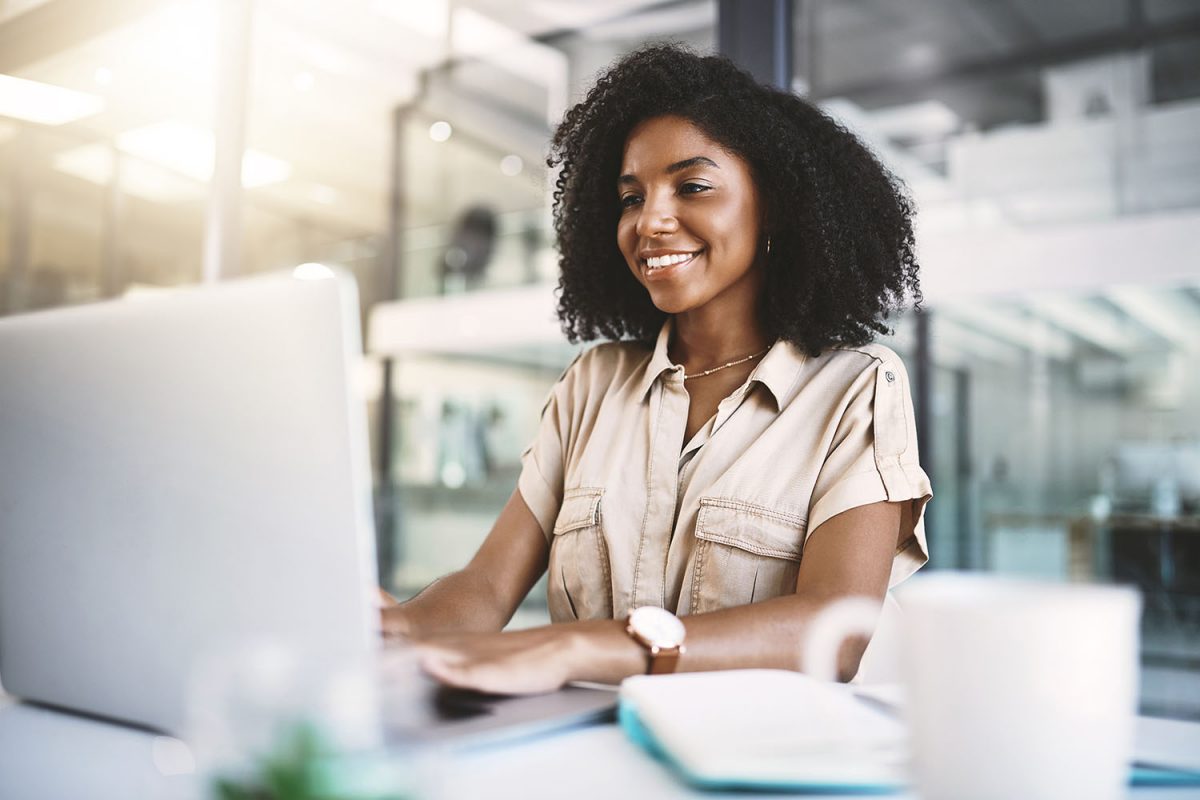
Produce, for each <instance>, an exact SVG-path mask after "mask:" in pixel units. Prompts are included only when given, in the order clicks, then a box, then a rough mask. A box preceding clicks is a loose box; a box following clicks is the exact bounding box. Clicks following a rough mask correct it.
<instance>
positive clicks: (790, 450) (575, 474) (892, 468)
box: [518, 321, 932, 622]
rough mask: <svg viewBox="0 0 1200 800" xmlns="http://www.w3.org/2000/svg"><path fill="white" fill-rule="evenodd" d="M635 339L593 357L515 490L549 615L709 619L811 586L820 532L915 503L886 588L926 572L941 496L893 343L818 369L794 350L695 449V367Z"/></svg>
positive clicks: (559, 396)
mask: <svg viewBox="0 0 1200 800" xmlns="http://www.w3.org/2000/svg"><path fill="white" fill-rule="evenodd" d="M670 332H671V323H670V322H669V321H668V322H667V324H666V325H665V326H664V327H663V329H662V332H661V333H660V334H659V337H658V342H657V344H656V345H655V347H654V349H653V350H651V349H649V348H648V347H646V346H645V345H642V344H638V343H633V342H612V343H606V344H601V345H598V346H596V347H593V348H591V349H589V350H587V351H586V352H584V353H583V354H582V355H581V356H580V357H579V358H577V359H576V360H575V362H574V363H573V364H572V365H571V366H570V367H568V368H567V371H566V372H565V373H564V374H563V376H562V378H561V379H560V380H559V381H558V383H556V384H555V385H554V388H553V389H552V390H551V392H550V396H549V398H548V399H547V402H546V406H545V409H544V410H543V412H542V420H541V424H540V427H539V430H538V433H537V436H536V437H535V439H534V441H533V443H532V444H531V445H530V446H529V448H528V449H527V450H526V451H525V453H524V454H523V455H522V457H521V460H522V471H521V476H520V479H519V481H518V489H519V491H520V492H521V496H522V498H523V499H524V500H525V503H526V504H527V505H528V506H529V508H530V510H532V511H533V514H534V516H535V517H536V518H537V520H538V523H539V524H540V525H541V527H542V530H543V532H544V533H545V534H546V537H547V539H548V540H549V541H550V565H549V576H548V593H549V605H550V616H551V619H553V620H554V621H556V622H560V621H567V620H573V619H590V618H621V617H623V616H625V615H626V614H628V613H629V611H630V610H631V609H633V608H636V607H638V606H642V605H656V606H661V607H663V608H666V609H668V610H671V611H674V612H675V613H676V614H680V615H685V614H699V613H703V612H706V611H713V610H716V609H719V608H726V607H728V606H735V605H741V604H744V603H752V602H756V601H759V600H766V599H768V598H772V597H778V596H780V595H785V594H791V593H794V592H795V590H796V574H797V571H798V569H799V565H800V560H801V558H802V557H803V554H804V542H805V540H806V539H807V537H808V534H809V532H810V531H813V530H816V529H817V528H818V527H819V526H820V525H821V523H823V522H824V521H825V520H827V519H829V518H830V517H833V516H835V515H837V514H839V513H841V512H843V511H846V510H847V509H850V508H854V507H857V506H861V505H866V504H869V503H875V502H879V501H883V500H889V501H903V500H911V501H913V511H914V513H913V515H912V519H913V522H914V527H913V528H912V529H911V530H909V531H905V532H904V534H903V535H902V536H901V539H900V541H901V544H900V546H899V547H898V548H897V550H896V556H895V560H894V561H893V564H892V572H891V578H890V581H889V586H895V585H896V584H897V583H899V582H900V581H902V580H904V579H905V578H907V577H908V576H909V575H911V574H912V573H913V572H915V571H916V570H917V569H918V568H920V566H921V565H922V564H924V563H925V561H926V560H927V558H928V553H927V550H926V544H925V530H924V522H923V519H922V512H923V510H924V506H925V503H926V501H928V500H929V498H930V497H931V496H932V492H931V489H930V485H929V478H928V477H927V476H926V475H925V472H924V471H923V470H922V469H921V467H920V464H919V463H918V460H917V437H916V428H915V426H914V420H913V408H912V399H911V397H910V394H909V388H908V376H907V374H906V372H905V370H904V365H903V364H902V363H901V362H900V359H899V358H898V357H897V356H896V354H895V353H894V352H892V351H891V350H889V349H888V348H887V347H884V346H882V345H878V344H870V345H864V346H862V347H855V348H839V349H832V350H829V351H827V352H825V353H823V354H822V355H821V356H820V357H818V358H810V357H807V356H806V355H805V354H804V353H803V352H801V351H800V350H798V349H797V348H796V347H795V346H793V345H792V344H790V343H788V342H785V341H779V342H776V343H775V345H774V346H772V347H771V349H770V351H769V352H768V353H767V354H766V356H764V357H763V359H762V361H761V362H759V364H758V366H757V367H756V368H755V369H754V371H753V372H752V373H751V375H750V377H749V378H748V379H747V380H746V382H745V383H744V384H743V385H742V386H741V387H739V388H738V389H736V390H735V391H734V392H733V393H732V394H730V395H729V396H728V397H726V398H725V399H724V400H722V401H721V403H720V404H719V406H718V407H717V413H716V414H715V416H713V417H712V419H710V420H709V421H708V423H706V424H705V425H704V426H703V427H702V428H701V429H700V430H699V431H698V432H697V433H696V435H695V436H694V437H693V438H692V439H691V441H687V442H685V441H684V440H683V437H684V427H685V425H686V423H687V413H688V400H689V398H688V393H687V390H686V389H685V388H684V384H683V367H682V366H679V365H676V364H672V363H671V360H670V358H669V357H668V356H667V343H668V341H669V339H670Z"/></svg>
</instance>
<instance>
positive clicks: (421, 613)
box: [383, 491, 550, 639]
mask: <svg viewBox="0 0 1200 800" xmlns="http://www.w3.org/2000/svg"><path fill="white" fill-rule="evenodd" d="M549 556H550V547H549V545H548V544H547V543H546V537H545V536H544V535H543V534H542V529H541V526H540V525H538V521H537V518H536V517H534V516H533V512H532V511H530V510H529V506H527V505H525V500H524V499H522V497H521V494H520V492H517V491H514V492H513V493H512V496H511V497H509V498H508V502H507V503H506V504H505V505H504V509H503V510H502V511H501V512H500V516H499V517H497V519H496V524H495V525H493V526H492V530H491V532H489V533H488V535H487V538H486V539H485V540H484V542H483V544H482V545H480V547H479V551H478V552H476V553H475V556H474V558H472V559H471V561H470V563H469V564H467V566H466V567H464V568H463V569H461V570H459V571H458V572H452V573H450V574H449V575H446V576H445V577H442V578H439V579H438V580H436V581H434V582H433V583H432V584H430V585H429V586H427V587H426V588H425V589H424V590H423V591H422V592H421V593H420V594H418V595H417V596H416V597H414V598H412V599H411V600H409V601H407V602H405V603H399V604H396V603H394V602H392V603H387V601H386V600H385V608H384V609H383V631H384V636H385V637H389V638H391V637H398V636H407V637H411V638H415V639H422V638H425V637H427V636H430V635H433V634H439V633H487V632H496V631H499V630H500V629H502V628H503V627H504V626H505V625H506V624H508V621H509V620H510V619H511V618H512V615H513V612H515V611H516V610H517V606H519V605H520V604H521V600H523V599H524V598H525V595H527V594H528V593H529V590H530V589H531V588H533V585H534V584H535V583H536V582H537V580H538V578H540V577H541V576H542V573H543V572H545V571H546V563H547V561H548V559H549Z"/></svg>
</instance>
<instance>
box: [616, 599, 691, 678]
mask: <svg viewBox="0 0 1200 800" xmlns="http://www.w3.org/2000/svg"><path fill="white" fill-rule="evenodd" d="M625 632H626V633H628V634H629V635H630V636H632V637H633V640H634V641H635V642H637V643H638V644H640V645H641V646H642V647H644V648H646V674H647V675H665V674H667V673H671V672H674V671H675V668H676V667H677V666H678V665H679V657H680V656H681V655H683V653H684V652H685V649H684V647H683V639H684V636H685V635H686V634H687V631H686V630H685V629H684V627H683V621H682V620H680V619H679V617H677V616H675V615H674V614H672V613H671V612H670V611H667V610H666V609H665V608H659V607H658V606H642V607H640V608H635V609H634V610H633V611H631V612H630V613H629V616H628V618H626V620H625Z"/></svg>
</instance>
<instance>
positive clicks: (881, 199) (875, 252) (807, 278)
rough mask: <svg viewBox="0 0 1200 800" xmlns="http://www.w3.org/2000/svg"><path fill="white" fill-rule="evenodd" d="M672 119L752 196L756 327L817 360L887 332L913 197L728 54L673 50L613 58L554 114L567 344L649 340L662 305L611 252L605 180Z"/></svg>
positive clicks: (907, 291)
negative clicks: (638, 140) (751, 188)
mask: <svg viewBox="0 0 1200 800" xmlns="http://www.w3.org/2000/svg"><path fill="white" fill-rule="evenodd" d="M668 114H670V115H677V116H681V117H684V118H686V119H688V120H690V121H691V122H692V123H693V124H695V125H696V126H697V127H698V128H700V130H702V131H703V132H704V133H705V135H706V136H708V137H709V138H710V139H712V140H713V141H715V142H717V143H718V144H720V145H721V146H723V147H724V148H725V149H726V150H728V151H729V152H731V153H734V154H736V155H738V156H740V157H741V158H742V159H743V160H744V161H745V162H746V163H747V164H748V165H749V166H750V169H751V173H752V174H753V176H754V179H755V181H756V183H757V185H758V187H759V190H760V193H761V196H762V197H763V199H764V201H765V206H766V214H765V220H766V221H765V231H763V233H764V235H768V236H770V241H771V247H770V253H769V254H767V255H766V259H767V262H766V269H765V271H766V285H765V289H764V291H763V294H762V297H761V298H760V305H759V313H760V316H761V319H762V321H763V324H764V326H765V327H766V330H767V332H768V333H769V334H770V335H771V336H773V337H776V338H782V339H786V340H788V341H790V342H793V343H794V344H796V345H797V346H799V347H800V348H801V349H803V350H805V351H806V352H808V353H810V354H812V355H817V354H819V353H820V352H822V351H823V350H826V349H828V348H830V347H833V346H837V345H861V344H865V343H866V342H868V341H870V340H871V339H872V338H874V337H875V335H877V334H882V333H887V332H888V327H887V326H886V325H885V321H886V319H887V318H888V316H889V315H890V314H892V313H893V312H895V311H897V310H899V309H900V308H901V307H902V306H903V305H904V304H905V302H906V300H907V299H908V298H909V297H911V298H912V300H913V301H914V302H915V303H916V304H917V305H918V306H919V304H920V301H921V289H920V282H919V279H918V276H917V270H918V267H917V262H916V259H915V257H914V255H913V249H914V242H913V231H912V215H913V206H912V203H911V201H910V200H909V198H908V195H907V193H906V191H905V190H904V187H903V186H902V184H901V183H900V181H899V180H898V179H897V178H896V177H895V176H893V175H892V174H891V173H890V172H888V170H887V169H886V168H884V166H883V165H882V164H880V163H879V161H878V159H876V158H875V156H874V155H873V154H872V153H871V152H870V151H869V150H868V149H867V148H866V147H865V146H864V145H863V144H862V142H860V141H859V140H858V139H857V138H855V136H854V135H853V134H851V133H850V132H849V131H847V130H846V129H845V128H843V127H842V126H841V125H839V124H838V123H836V122H834V121H833V120H832V119H830V118H829V117H828V116H827V115H826V114H825V113H824V112H822V111H820V110H819V109H817V108H816V107H814V106H813V105H811V104H810V103H807V102H805V101H804V100H802V99H800V98H799V97H797V96H795V95H793V94H790V93H787V92H782V91H779V90H776V89H772V88H769V87H767V86H763V85H761V84H759V83H758V82H756V81H755V80H754V78H752V77H751V76H750V75H749V74H747V73H746V72H744V71H742V70H740V69H738V68H737V67H736V66H734V64H733V63H732V62H730V61H729V60H728V59H725V58H721V57H717V56H700V55H697V54H695V53H692V52H690V51H689V50H687V49H684V48H682V47H679V46H675V45H659V46H653V47H648V48H645V49H642V50H639V51H637V52H634V53H633V54H631V55H629V56H626V57H625V58H623V59H621V60H620V61H618V62H617V63H616V64H614V65H613V66H612V67H610V68H609V69H608V71H607V72H605V73H604V74H602V75H601V76H600V78H599V79H598V80H597V81H596V84H595V86H593V87H592V89H591V91H589V92H588V94H587V97H586V98H585V99H584V100H583V101H582V102H580V103H579V104H577V105H575V106H574V107H572V108H571V109H570V110H569V111H567V113H566V115H565V116H564V118H563V121H562V123H561V124H560V125H559V126H558V128H557V130H556V131H555V133H554V138H553V140H552V143H551V148H550V155H549V157H548V159H547V164H548V165H549V166H550V167H556V166H560V165H561V170H560V171H559V174H558V178H557V182H556V188H555V192H554V229H555V232H556V234H557V236H558V242H559V247H560V257H559V265H560V267H561V277H560V278H559V283H558V288H559V299H558V314H559V318H560V320H561V321H562V325H563V330H564V332H565V333H566V335H567V337H568V338H569V339H570V340H571V341H572V342H578V341H580V340H593V339H599V338H606V339H635V340H642V341H647V342H649V341H653V340H654V338H655V337H656V336H657V334H658V331H659V329H660V328H661V327H662V324H663V321H664V320H665V319H666V314H665V313H664V312H662V311H660V310H658V309H657V308H655V306H654V304H653V303H651V301H650V297H649V294H648V293H647V292H646V290H645V288H644V287H642V285H641V284H640V283H638V281H637V279H636V278H635V277H634V276H633V274H632V273H631V272H630V270H629V268H628V266H627V265H626V263H625V260H624V258H623V257H622V256H621V252H620V250H619V249H618V247H617V235H616V231H617V222H618V220H619V218H620V213H621V209H620V204H619V202H618V198H617V177H618V176H619V174H620V168H621V160H622V157H623V155H624V148H625V142H626V139H627V138H628V136H629V134H630V132H631V131H632V130H633V128H634V127H635V126H636V125H638V124H639V123H640V122H642V121H644V120H647V119H650V118H652V117H658V116H664V115H668Z"/></svg>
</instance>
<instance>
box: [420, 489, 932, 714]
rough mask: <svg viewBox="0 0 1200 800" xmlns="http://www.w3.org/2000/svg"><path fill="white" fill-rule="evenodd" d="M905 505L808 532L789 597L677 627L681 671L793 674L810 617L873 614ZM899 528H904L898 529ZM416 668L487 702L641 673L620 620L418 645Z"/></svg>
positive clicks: (854, 657)
mask: <svg viewBox="0 0 1200 800" xmlns="http://www.w3.org/2000/svg"><path fill="white" fill-rule="evenodd" d="M906 514H911V503H908V502H904V503H883V502H881V503H874V504H872V505H867V506H861V507H859V508H854V509H850V510H849V511H845V512H843V513H841V514H839V515H837V516H836V517H833V518H832V519H830V520H828V521H827V522H825V523H824V524H822V525H821V527H820V528H818V529H817V530H815V531H813V532H812V534H811V535H810V536H809V538H808V542H807V543H806V545H805V550H804V558H803V560H802V561H801V562H800V570H799V574H798V575H797V580H796V593H795V594H794V595H790V596H788V597H778V598H775V599H773V600H767V601H764V602H761V603H754V604H752V605H746V606H739V607H736V608H728V609H723V610H721V611H715V612H712V613H709V614H698V615H695V616H690V617H687V618H685V619H684V623H685V624H686V626H687V653H686V654H685V655H684V656H683V657H682V658H681V659H680V662H679V669H680V670H681V671H703V670H715V669H731V668H747V667H774V668H782V669H797V668H798V666H799V664H800V657H801V652H800V648H801V643H802V642H803V640H804V635H805V632H806V630H807V626H808V624H809V622H810V620H811V619H812V618H813V615H814V614H816V613H817V612H818V611H819V610H820V609H821V608H823V607H824V606H825V605H826V604H828V603H829V602H831V601H833V600H836V599H838V598H841V597H848V596H853V595H858V596H866V597H869V598H873V599H876V600H878V601H879V602H880V603H881V604H882V602H883V597H884V595H885V594H886V592H887V584H888V576H889V575H890V573H891V565H892V558H893V556H894V555H895V550H896V544H897V539H898V537H899V534H900V531H901V530H907V529H908V520H906V519H904V516H905V515H906ZM902 522H903V527H902ZM866 644H867V642H866V640H865V639H859V640H857V641H851V643H849V644H848V645H846V646H845V647H843V648H842V650H841V652H840V653H839V657H838V661H839V673H840V675H841V676H842V677H843V679H849V678H850V677H852V676H853V675H854V673H855V672H856V671H857V670H858V663H859V660H860V659H861V658H862V653H863V651H864V650H865V649H866ZM424 648H425V665H426V668H427V669H428V670H429V671H430V672H432V673H433V674H434V675H435V676H436V677H438V678H439V679H441V680H443V681H444V682H446V683H450V684H452V685H457V686H468V687H472V688H477V689H483V690H485V691H496V692H514V693H521V692H537V691H547V690H550V689H554V688H556V687H558V686H561V685H562V684H563V683H564V682H566V681H568V680H591V681H601V682H605V683H616V682H618V681H620V680H621V679H622V678H624V677H627V676H629V675H636V674H640V673H643V672H645V671H646V654H645V651H644V650H643V649H642V648H641V647H640V646H639V645H637V644H635V643H634V642H633V641H632V640H631V639H630V638H629V636H628V635H627V634H626V633H625V630H624V622H623V621H621V620H595V621H586V622H576V623H569V624H560V625H551V626H547V627H542V628H535V629H532V630H528V631H517V632H514V633H505V634H497V635H492V636H482V637H478V636H476V637H450V638H446V639H438V640H435V641H433V642H429V643H426V644H425V645H424Z"/></svg>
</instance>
